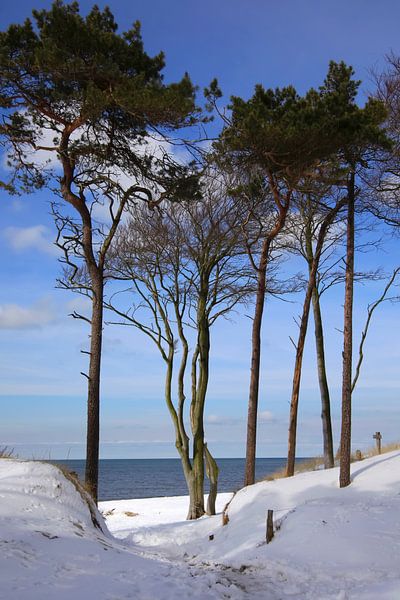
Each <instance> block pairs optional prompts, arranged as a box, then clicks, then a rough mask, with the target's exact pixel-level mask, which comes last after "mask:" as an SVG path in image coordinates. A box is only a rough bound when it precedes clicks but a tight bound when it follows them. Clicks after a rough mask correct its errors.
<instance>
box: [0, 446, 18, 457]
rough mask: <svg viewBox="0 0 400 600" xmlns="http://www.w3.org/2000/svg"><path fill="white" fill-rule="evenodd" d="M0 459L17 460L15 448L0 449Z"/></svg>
mask: <svg viewBox="0 0 400 600" xmlns="http://www.w3.org/2000/svg"><path fill="white" fill-rule="evenodd" d="M0 458H17V457H16V456H15V454H14V448H8V447H7V446H4V447H3V448H0Z"/></svg>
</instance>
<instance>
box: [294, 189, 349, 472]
mask: <svg viewBox="0 0 400 600" xmlns="http://www.w3.org/2000/svg"><path fill="white" fill-rule="evenodd" d="M344 203H345V200H343V199H342V200H339V202H337V203H336V205H335V207H334V208H332V209H331V210H330V211H329V213H328V214H327V215H326V217H325V218H324V220H323V221H322V223H321V226H320V229H319V232H318V239H317V245H316V249H315V254H314V257H313V259H312V263H311V269H310V274H309V278H308V284H307V291H306V295H305V298H304V303H303V313H302V317H301V322H300V330H299V337H298V340H297V346H296V360H295V366H294V372H293V387H292V398H291V402H290V418H289V436H288V459H287V466H286V476H287V477H291V476H292V475H293V474H294V467H295V460H296V437H297V415H298V406H299V395H300V381H301V371H302V365H303V354H304V345H305V341H306V335H307V327H308V318H309V314H310V306H311V298H312V295H313V291H314V289H315V287H316V277H317V271H318V266H319V261H320V258H321V253H322V249H323V245H324V241H325V237H326V233H327V230H328V228H329V226H330V225H331V223H332V222H333V220H334V218H335V216H336V215H337V213H338V212H339V210H340V209H341V207H342V206H343V205H344Z"/></svg>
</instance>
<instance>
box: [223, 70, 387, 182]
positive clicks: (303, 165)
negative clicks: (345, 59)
mask: <svg viewBox="0 0 400 600" xmlns="http://www.w3.org/2000/svg"><path fill="white" fill-rule="evenodd" d="M352 76H353V69H352V68H351V67H348V66H346V65H345V64H344V63H334V62H331V63H330V65H329V71H328V75H327V77H326V79H325V81H324V84H323V85H322V86H321V87H320V88H319V89H318V90H315V89H313V88H312V89H310V90H309V91H308V92H307V93H306V94H305V95H304V96H300V95H299V94H298V93H297V92H296V90H295V89H294V87H292V86H288V87H284V88H277V89H274V90H273V89H264V88H263V86H262V85H257V86H256V87H255V91H254V94H253V96H252V97H251V98H250V99H249V100H247V101H246V100H243V99H242V98H239V97H236V96H233V97H232V98H231V104H230V109H231V111H232V113H231V114H232V116H231V123H230V124H229V125H228V126H226V127H225V129H224V131H223V132H222V135H221V138H220V142H219V144H218V145H217V146H218V147H219V149H220V151H222V152H225V153H227V152H228V153H229V154H231V156H232V157H233V159H235V158H236V159H238V160H239V162H241V163H242V164H247V165H258V166H259V167H260V168H261V169H266V170H268V171H269V172H270V173H274V174H282V175H284V176H285V177H289V178H294V179H296V178H297V177H298V176H299V175H300V174H301V173H304V171H305V170H306V169H307V168H308V167H309V166H312V165H313V164H314V163H315V161H323V160H326V159H328V158H329V157H331V156H332V155H333V154H336V153H341V154H342V155H345V154H346V155H347V154H349V153H350V154H352V153H354V152H355V149H356V148H359V147H365V146H368V145H373V146H382V145H384V144H386V143H387V140H386V136H385V132H384V131H383V130H382V128H381V123H382V122H383V121H384V118H385V109H384V106H383V104H382V103H381V102H379V101H376V100H369V101H368V102H367V104H366V105H365V107H364V108H360V107H359V106H358V105H357V104H356V96H357V91H358V87H359V82H358V81H353V80H352Z"/></svg>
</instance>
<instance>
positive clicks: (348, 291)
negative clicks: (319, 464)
mask: <svg viewBox="0 0 400 600" xmlns="http://www.w3.org/2000/svg"><path fill="white" fill-rule="evenodd" d="M354 204H355V174H354V170H353V171H352V173H351V174H350V177H349V181H348V185H347V250H346V283H345V299H344V328H343V377H342V426H341V435H340V475H339V484H340V487H341V488H342V487H346V486H348V485H350V458H351V384H352V354H353V353H352V343H353V283H354Z"/></svg>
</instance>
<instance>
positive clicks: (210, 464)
mask: <svg viewBox="0 0 400 600" xmlns="http://www.w3.org/2000/svg"><path fill="white" fill-rule="evenodd" d="M204 458H205V461H206V475H207V477H208V480H209V482H210V493H209V494H208V500H207V511H206V512H207V514H208V515H215V501H216V499H217V493H218V474H219V469H218V465H217V463H216V461H215V459H214V457H213V456H212V455H211V452H210V451H209V449H208V447H207V444H204Z"/></svg>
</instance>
